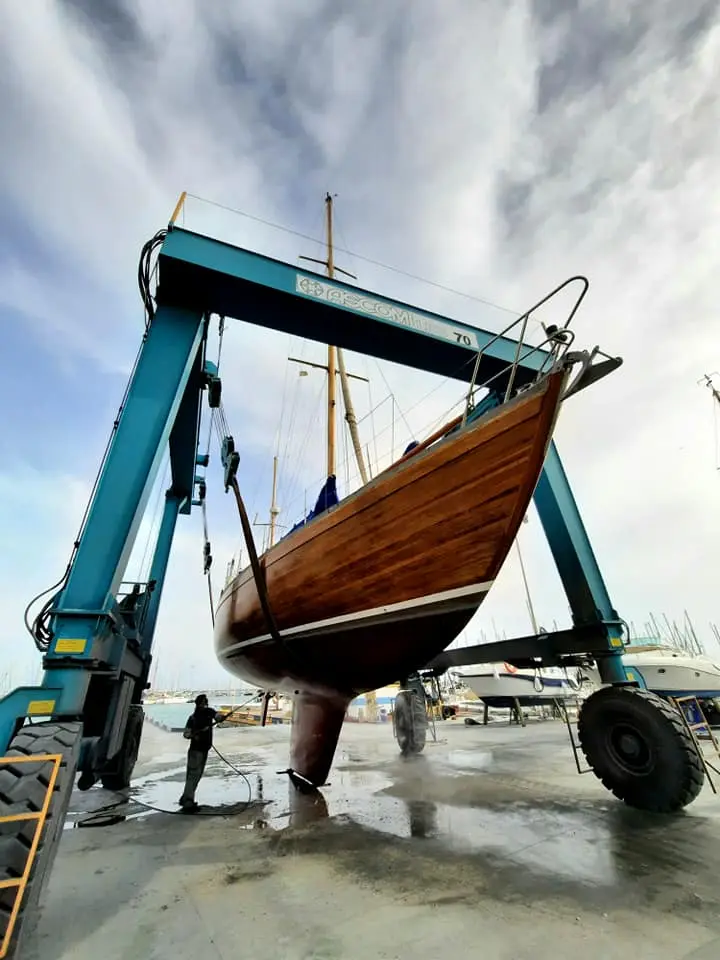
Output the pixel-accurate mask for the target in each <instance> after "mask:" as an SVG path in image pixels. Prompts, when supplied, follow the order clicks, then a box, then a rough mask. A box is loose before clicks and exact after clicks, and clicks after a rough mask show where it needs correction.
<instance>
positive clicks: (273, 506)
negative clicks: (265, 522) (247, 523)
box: [269, 456, 280, 546]
mask: <svg viewBox="0 0 720 960" xmlns="http://www.w3.org/2000/svg"><path fill="white" fill-rule="evenodd" d="M277 467H278V458H277V456H275V457H273V479H272V501H271V503H270V544H269V546H272V545H273V544H274V543H275V522H276V520H277V518H278V514H279V513H280V511H279V510H278V505H277V501H276V497H277Z"/></svg>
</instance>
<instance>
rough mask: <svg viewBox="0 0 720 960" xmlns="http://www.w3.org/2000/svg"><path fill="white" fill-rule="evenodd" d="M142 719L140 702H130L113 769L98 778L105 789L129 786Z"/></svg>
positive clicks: (137, 748) (143, 712)
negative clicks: (120, 744)
mask: <svg viewBox="0 0 720 960" xmlns="http://www.w3.org/2000/svg"><path fill="white" fill-rule="evenodd" d="M144 720H145V711H144V710H143V708H142V707H141V706H140V704H139V703H133V704H131V706H130V709H129V710H128V718H127V724H126V726H125V736H124V738H123V745H122V747H121V748H120V752H119V753H118V755H117V757H113V761H112V765H113V767H114V770H112V772H110V773H104V774H103V775H102V777H101V778H100V779H101V781H102V785H103V786H104V787H105V789H106V790H114V791H116V792H118V791H121V790H127V788H128V787H129V786H130V780H131V778H132V773H133V770H134V769H135V764H136V762H137V758H138V752H139V751H140V741H141V740H142V730H143V722H144Z"/></svg>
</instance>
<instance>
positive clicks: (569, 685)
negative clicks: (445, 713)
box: [456, 663, 580, 707]
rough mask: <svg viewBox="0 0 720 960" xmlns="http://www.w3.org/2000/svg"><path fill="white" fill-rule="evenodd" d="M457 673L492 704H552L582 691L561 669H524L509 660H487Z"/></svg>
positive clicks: (573, 679)
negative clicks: (497, 661)
mask: <svg viewBox="0 0 720 960" xmlns="http://www.w3.org/2000/svg"><path fill="white" fill-rule="evenodd" d="M456 675H457V676H458V678H460V679H461V680H462V681H463V682H464V683H465V684H466V685H467V686H468V687H469V688H470V689H471V690H472V692H473V693H474V694H475V696H476V697H478V698H479V699H480V700H482V701H483V703H485V704H487V706H489V707H512V706H514V705H515V704H516V703H520V704H523V705H532V704H542V703H550V702H552V701H553V700H557V699H564V698H565V697H572V696H576V695H577V694H578V692H579V691H580V683H579V681H578V680H577V679H576V678H575V677H573V676H572V674H571V673H569V672H567V671H565V670H562V669H561V668H552V667H544V668H538V669H537V670H522V669H518V668H517V667H513V666H512V664H508V663H488V664H483V665H479V666H477V667H468V668H467V669H465V670H463V671H458V672H457V674H456Z"/></svg>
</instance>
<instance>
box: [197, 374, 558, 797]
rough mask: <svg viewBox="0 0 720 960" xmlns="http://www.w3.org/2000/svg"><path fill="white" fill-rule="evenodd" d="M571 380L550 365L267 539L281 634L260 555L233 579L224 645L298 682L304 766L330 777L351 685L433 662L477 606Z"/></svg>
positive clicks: (235, 655)
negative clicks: (261, 588)
mask: <svg viewBox="0 0 720 960" xmlns="http://www.w3.org/2000/svg"><path fill="white" fill-rule="evenodd" d="M565 382H566V375H565V373H564V372H559V373H556V374H553V375H551V376H550V377H548V378H547V379H546V380H545V381H544V383H543V384H542V386H541V387H539V388H534V389H533V390H532V391H528V392H527V393H525V394H522V395H521V396H519V397H517V398H516V399H515V400H513V401H512V403H510V404H507V405H505V406H503V407H500V408H497V409H495V410H492V411H490V412H489V413H488V414H486V415H485V416H483V417H481V418H479V419H478V420H477V421H476V422H474V423H471V424H469V425H468V426H466V427H465V428H464V429H463V430H462V431H459V432H458V433H456V434H454V435H453V436H451V437H448V438H446V439H443V440H441V441H440V442H438V443H437V444H434V445H433V446H431V447H429V448H428V449H426V450H424V451H423V452H421V453H419V454H417V455H416V456H414V457H410V458H409V459H407V460H405V461H404V462H401V463H399V464H398V465H396V466H395V467H393V468H391V469H390V470H388V471H386V472H385V473H384V474H381V475H380V476H378V477H377V478H376V479H375V480H373V481H372V482H371V483H370V484H368V485H366V486H365V487H363V488H362V489H361V490H359V491H358V492H357V493H355V494H353V495H352V496H350V497H348V498H347V499H346V500H344V501H341V502H340V503H339V504H338V505H337V506H336V507H334V508H332V509H331V510H330V511H328V512H327V513H325V514H322V515H321V516H320V517H318V518H316V519H315V520H313V521H311V522H310V523H309V524H307V525H306V526H305V527H302V528H300V529H299V530H297V531H296V532H294V533H292V534H291V535H290V536H288V537H286V538H285V539H284V540H282V541H280V543H278V544H276V545H275V546H274V547H272V548H271V549H270V550H269V551H267V553H265V554H264V555H263V557H262V558H261V563H262V565H263V568H264V571H265V578H266V582H267V589H268V596H269V600H270V605H271V608H272V611H273V614H274V616H275V620H276V622H277V626H278V629H279V631H280V634H281V638H282V643H276V642H275V641H273V640H272V639H271V638H270V636H269V630H268V627H267V624H266V623H265V621H264V617H263V614H262V610H261V606H260V602H259V597H258V593H257V589H256V586H255V582H254V580H253V577H252V572H251V571H250V570H249V569H248V570H245V571H243V572H241V573H240V574H238V576H237V577H236V578H235V579H234V580H233V581H231V583H230V584H229V585H228V586H227V587H226V589H225V590H224V591H223V594H222V596H221V598H220V603H219V606H218V610H217V614H216V626H215V646H216V652H217V655H218V658H219V660H220V661H221V663H222V664H223V665H224V666H225V667H226V669H228V670H229V671H230V672H232V673H235V674H237V675H238V676H240V677H242V678H243V679H245V680H249V681H250V682H253V683H256V684H258V685H259V686H261V687H263V688H265V689H273V690H282V691H284V692H287V693H291V694H294V695H295V697H296V706H295V717H294V723H295V724H296V726H297V729H296V730H294V746H293V751H292V752H293V758H294V760H296V761H297V765H296V763H295V762H293V764H292V765H293V769H295V770H297V772H299V773H300V774H301V775H302V776H305V777H307V778H308V779H310V780H312V782H314V783H321V782H323V781H324V779H325V776H326V775H327V770H328V769H329V764H330V763H331V761H332V754H333V752H334V749H335V744H336V741H337V736H338V734H339V730H340V726H339V724H338V722H337V717H338V715H339V712H340V711H341V712H343V713H344V709H345V708H346V707H347V704H348V703H349V701H350V700H351V699H352V698H353V697H355V696H356V695H357V694H358V693H362V692H364V691H366V690H372V689H376V688H377V687H379V686H382V685H384V684H387V683H391V682H393V681H395V680H398V679H399V678H401V677H402V676H404V675H406V674H407V673H408V672H410V671H412V670H414V669H417V668H419V667H421V666H423V665H424V664H425V663H427V662H428V661H429V660H431V659H432V658H433V657H434V656H436V655H437V654H438V653H440V652H441V651H442V650H444V649H445V647H447V646H448V644H449V643H451V642H452V640H453V639H454V638H455V637H456V636H457V635H458V633H460V631H461V630H462V629H463V628H464V627H465V625H466V624H467V623H468V621H469V620H470V619H471V617H472V616H473V615H474V613H475V612H476V611H477V609H478V607H479V605H480V604H481V603H482V601H483V599H484V597H485V596H486V595H487V592H488V591H489V589H490V587H491V586H492V583H493V581H494V579H495V577H496V576H497V574H498V572H499V570H500V567H501V566H502V564H503V561H504V560H505V557H506V556H507V553H508V551H509V549H510V547H511V545H512V543H513V540H514V538H515V536H516V534H517V531H518V528H519V526H520V523H521V522H522V519H523V517H524V515H525V513H526V511H527V508H528V506H529V503H530V500H531V498H532V494H533V491H534V488H535V485H536V483H537V481H538V478H539V476H540V471H541V469H542V464H543V460H544V457H545V451H546V449H547V444H548V442H549V440H550V437H551V435H552V429H553V426H554V422H555V418H556V415H557V411H558V408H559V404H560V397H561V394H562V390H563V388H564V386H565ZM323 703H324V704H325V709H324V711H323V709H321V708H320V707H319V704H323ZM323 717H324V719H323ZM323 730H325V732H323ZM313 743H314V744H315V748H314V750H313V749H311V748H310V747H309V745H310V744H313ZM313 757H315V759H313ZM328 757H329V759H328Z"/></svg>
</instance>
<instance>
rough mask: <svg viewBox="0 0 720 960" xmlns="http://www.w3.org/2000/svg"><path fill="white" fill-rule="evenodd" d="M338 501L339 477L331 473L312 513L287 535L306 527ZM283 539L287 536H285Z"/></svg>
mask: <svg viewBox="0 0 720 960" xmlns="http://www.w3.org/2000/svg"><path fill="white" fill-rule="evenodd" d="M337 503H339V500H338V495H337V479H336V477H334V476H332V475H331V476H329V477H328V478H327V480H326V481H325V483H324V484H323V486H322V489H321V491H320V495H319V496H318V498H317V501H316V502H315V506H314V507H313V508H312V510H311V511H310V513H309V514H308V515H307V516H306V517H305V519H304V520H300V522H299V523H296V524H295V526H294V527H292V528H291V529H290V531H289V532H288V533H286V534H285V536H286V537H289V536H290V534H291V533H294V532H295V531H296V530H299V529H300V527H304V526H305V524H306V523H310V521H311V520H314V519H315V517H319V516H320V514H321V513H325V511H326V510H329V509H330V507H334V506H335V505H336V504H337ZM283 539H285V538H284V537H283Z"/></svg>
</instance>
